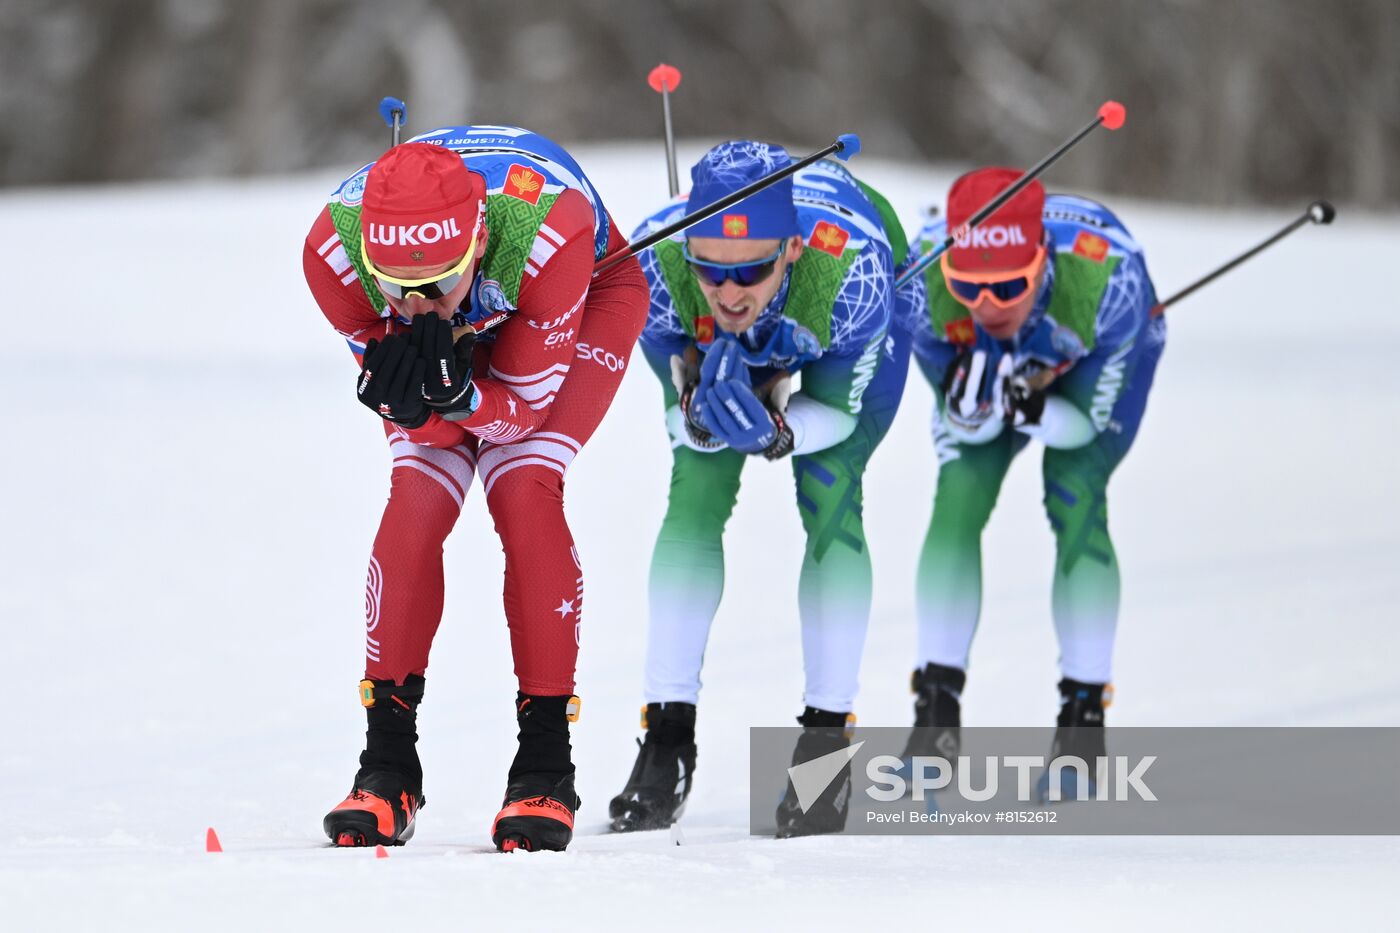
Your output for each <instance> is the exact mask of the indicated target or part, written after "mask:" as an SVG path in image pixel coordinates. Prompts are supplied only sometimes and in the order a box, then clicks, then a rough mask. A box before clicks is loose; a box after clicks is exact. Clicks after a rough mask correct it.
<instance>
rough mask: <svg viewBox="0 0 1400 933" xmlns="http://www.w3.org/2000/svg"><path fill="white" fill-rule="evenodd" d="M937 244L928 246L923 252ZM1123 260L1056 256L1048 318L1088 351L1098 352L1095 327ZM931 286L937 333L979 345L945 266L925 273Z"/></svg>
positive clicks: (1067, 254)
mask: <svg viewBox="0 0 1400 933" xmlns="http://www.w3.org/2000/svg"><path fill="white" fill-rule="evenodd" d="M934 245H935V244H933V243H928V242H925V243H923V244H922V251H927V250H930V249H932V248H933V247H934ZM1121 258H1122V257H1119V256H1109V257H1108V258H1107V259H1105V260H1104V261H1103V262H1095V261H1094V260H1092V259H1086V258H1084V257H1083V256H1078V255H1075V254H1074V253H1072V252H1058V251H1057V252H1056V253H1055V283H1054V286H1053V288H1052V290H1051V292H1050V306H1049V308H1047V309H1046V312H1045V313H1046V316H1047V317H1050V318H1053V319H1054V320H1055V321H1056V323H1058V324H1061V325H1063V326H1065V327H1068V328H1069V329H1070V330H1072V331H1074V332H1075V334H1077V335H1078V336H1079V339H1080V340H1081V341H1082V342H1083V343H1084V348H1085V350H1092V349H1093V348H1094V326H1095V322H1096V321H1097V319H1098V315H1099V304H1100V303H1101V302H1102V301H1103V293H1104V291H1105V290H1107V288H1108V279H1109V277H1110V276H1111V275H1113V270H1114V269H1115V268H1117V266H1118V263H1119V262H1120V261H1121ZM924 279H925V282H926V283H927V284H928V313H929V319H930V321H931V322H932V323H933V331H934V333H935V334H937V335H938V337H939V338H940V339H942V340H947V341H948V342H949V343H959V344H968V345H970V344H973V343H975V342H976V341H977V331H976V325H974V324H973V322H972V315H971V314H970V313H969V312H968V310H967V306H966V305H964V304H963V303H962V302H960V301H958V300H957V299H956V298H954V297H953V294H952V292H950V291H948V287H947V284H946V283H945V282H944V281H943V264H942V263H941V262H935V263H933V264H932V265H930V266H929V267H928V271H927V272H925V273H924Z"/></svg>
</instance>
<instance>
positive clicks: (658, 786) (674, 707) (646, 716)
mask: <svg viewBox="0 0 1400 933" xmlns="http://www.w3.org/2000/svg"><path fill="white" fill-rule="evenodd" d="M642 728H643V729H646V730H647V734H646V741H642V740H641V739H638V740H637V744H638V745H639V746H641V747H640V749H639V750H638V752H637V763H636V764H634V765H633V766H632V776H631V777H629V778H628V779H627V786H626V787H624V788H623V789H622V793H620V794H618V795H617V796H616V797H614V798H613V799H612V802H611V803H609V804H608V816H609V817H611V819H612V831H613V832H615V833H630V832H636V831H639V830H647V829H665V828H666V827H668V826H670V825H671V824H672V823H674V822H675V821H676V820H678V819H680V817H681V812H682V811H683V810H685V800H686V798H687V797H689V796H690V788H691V784H692V783H693V782H694V779H695V778H694V775H695V704H694V703H648V704H647V705H646V706H645V707H643V708H642Z"/></svg>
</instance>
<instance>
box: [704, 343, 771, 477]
mask: <svg viewBox="0 0 1400 933" xmlns="http://www.w3.org/2000/svg"><path fill="white" fill-rule="evenodd" d="M719 349H720V348H719V347H718V346H716V347H713V348H711V350H710V353H711V354H712V355H713V354H715V353H716V352H717V351H718V350H719ZM742 353H743V348H742V347H740V346H739V344H738V343H737V342H731V343H730V344H729V346H727V347H725V348H724V357H723V359H721V360H720V362H719V363H718V364H716V366H715V373H714V382H713V385H712V386H711V387H710V388H709V389H708V390H707V391H706V393H705V403H704V412H705V417H706V420H707V423H708V425H709V431H710V433H711V434H713V435H714V436H715V438H716V439H718V440H721V441H724V442H725V443H726V444H728V445H729V446H730V447H731V448H733V449H734V450H737V451H739V452H740V453H744V454H762V455H763V456H764V457H766V458H768V459H769V460H776V459H778V458H779V457H783V456H786V455H787V454H790V453H792V446H793V443H792V441H793V438H792V430H791V429H790V428H788V426H787V422H786V421H785V420H784V419H783V416H782V415H780V414H779V413H778V412H776V411H774V410H772V409H770V408H769V407H768V406H767V405H765V404H764V403H763V402H762V401H760V400H759V398H758V396H757V395H755V394H754V391H753V385H752V383H751V382H750V380H749V367H748V365H747V364H746V363H744V362H743V359H742V356H741V355H742ZM705 363H706V365H707V366H708V365H709V364H710V360H709V359H708V358H707V359H706V360H705ZM703 383H704V373H703V371H702V373H701V384H703Z"/></svg>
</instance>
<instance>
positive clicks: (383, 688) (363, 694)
mask: <svg viewBox="0 0 1400 933" xmlns="http://www.w3.org/2000/svg"><path fill="white" fill-rule="evenodd" d="M422 699H423V681H422V680H421V679H417V678H414V679H413V680H412V681H410V682H408V683H405V684H403V685H399V684H395V683H394V682H393V681H392V680H362V681H360V705H361V706H363V707H364V708H365V709H372V708H374V705H375V704H376V703H378V702H379V701H380V700H387V701H391V702H394V703H397V704H398V705H399V706H402V707H403V708H404V709H406V710H412V709H413V708H414V706H416V705H417V702H418V701H419V700H422Z"/></svg>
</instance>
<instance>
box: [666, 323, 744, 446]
mask: <svg viewBox="0 0 1400 933" xmlns="http://www.w3.org/2000/svg"><path fill="white" fill-rule="evenodd" d="M738 348H739V345H738V344H737V343H736V342H735V341H734V340H733V339H730V338H725V337H723V336H721V337H719V338H717V339H716V340H715V342H714V343H713V344H711V346H710V349H709V352H707V353H706V354H705V360H704V362H702V363H701V364H700V380H699V382H696V383H693V384H691V385H687V386H685V387H683V388H682V389H681V390H680V396H681V397H680V404H681V413H682V414H684V415H685V425H686V429H687V430H688V431H689V432H690V437H691V440H694V441H696V442H697V443H700V444H708V443H710V442H711V441H712V440H713V438H714V433H715V432H714V429H713V428H712V427H711V426H710V420H709V418H708V416H707V414H706V406H707V405H708V403H709V394H710V389H712V388H714V384H715V381H716V379H720V380H723V379H728V378H729V377H730V375H731V374H732V373H733V371H734V368H735V366H736V365H737V366H738V367H739V368H740V369H745V370H747V368H748V367H746V366H744V365H743V364H742V363H741V362H740V363H736V361H735V360H734V358H733V354H732V353H731V352H730V351H733V350H737V349H738Z"/></svg>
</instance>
